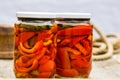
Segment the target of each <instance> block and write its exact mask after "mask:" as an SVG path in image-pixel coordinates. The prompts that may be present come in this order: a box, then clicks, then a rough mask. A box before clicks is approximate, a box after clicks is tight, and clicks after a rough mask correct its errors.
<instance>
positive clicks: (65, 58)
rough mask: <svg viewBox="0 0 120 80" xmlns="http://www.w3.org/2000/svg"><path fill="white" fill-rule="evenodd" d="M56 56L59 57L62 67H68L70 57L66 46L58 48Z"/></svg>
mask: <svg viewBox="0 0 120 80" xmlns="http://www.w3.org/2000/svg"><path fill="white" fill-rule="evenodd" d="M58 56H59V57H60V61H61V63H62V67H63V69H70V68H71V66H70V59H69V55H68V52H67V50H66V48H58Z"/></svg>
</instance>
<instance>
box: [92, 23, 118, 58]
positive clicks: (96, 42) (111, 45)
mask: <svg viewBox="0 0 120 80" xmlns="http://www.w3.org/2000/svg"><path fill="white" fill-rule="evenodd" d="M92 24H93V23H92ZM93 29H94V30H95V31H96V32H97V33H98V34H99V36H100V37H99V38H95V37H93V56H92V59H93V60H105V59H108V58H111V57H112V55H113V54H114V53H120V35H118V34H107V35H104V34H103V33H102V32H101V31H100V29H98V27H97V26H96V25H94V24H93ZM109 37H113V38H116V40H114V41H110V40H108V39H107V38H109Z"/></svg>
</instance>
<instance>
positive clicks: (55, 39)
mask: <svg viewBox="0 0 120 80" xmlns="http://www.w3.org/2000/svg"><path fill="white" fill-rule="evenodd" d="M53 43H54V46H55V47H56V46H57V34H55V36H54V37H53Z"/></svg>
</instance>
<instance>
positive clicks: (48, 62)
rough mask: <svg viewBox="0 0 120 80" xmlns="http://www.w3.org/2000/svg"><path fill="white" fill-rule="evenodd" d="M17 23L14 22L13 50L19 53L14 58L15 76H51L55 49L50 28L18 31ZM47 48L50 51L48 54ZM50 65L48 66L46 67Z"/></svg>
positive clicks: (53, 67)
mask: <svg viewBox="0 0 120 80" xmlns="http://www.w3.org/2000/svg"><path fill="white" fill-rule="evenodd" d="M20 30H21V28H20V27H19V25H17V24H15V31H16V32H19V33H16V34H15V35H16V37H17V39H16V37H15V50H16V51H17V52H18V53H19V54H17V55H15V57H16V56H18V58H15V61H14V65H15V69H14V71H15V73H16V77H18V78H19V77H41V78H49V77H52V75H53V73H54V71H55V70H54V69H55V63H54V59H53V56H54V58H55V53H54V52H55V51H54V50H55V49H53V48H54V46H51V45H52V44H53V42H52V40H51V39H52V37H53V36H52V35H53V33H52V32H51V31H50V30H44V31H41V32H34V31H20ZM16 43H17V45H16ZM48 49H51V52H52V53H51V52H49V54H48V51H47V50H48ZM48 66H51V67H50V68H47V67H48ZM25 73H26V74H28V75H25Z"/></svg>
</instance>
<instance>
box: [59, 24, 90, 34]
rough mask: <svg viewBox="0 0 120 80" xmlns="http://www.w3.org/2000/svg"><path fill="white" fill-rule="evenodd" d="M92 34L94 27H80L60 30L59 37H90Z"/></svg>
mask: <svg viewBox="0 0 120 80" xmlns="http://www.w3.org/2000/svg"><path fill="white" fill-rule="evenodd" d="M91 33H92V27H91V26H90V25H89V26H86V25H84V26H78V27H74V28H66V29H64V30H60V31H59V32H58V35H63V36H77V35H89V34H91Z"/></svg>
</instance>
